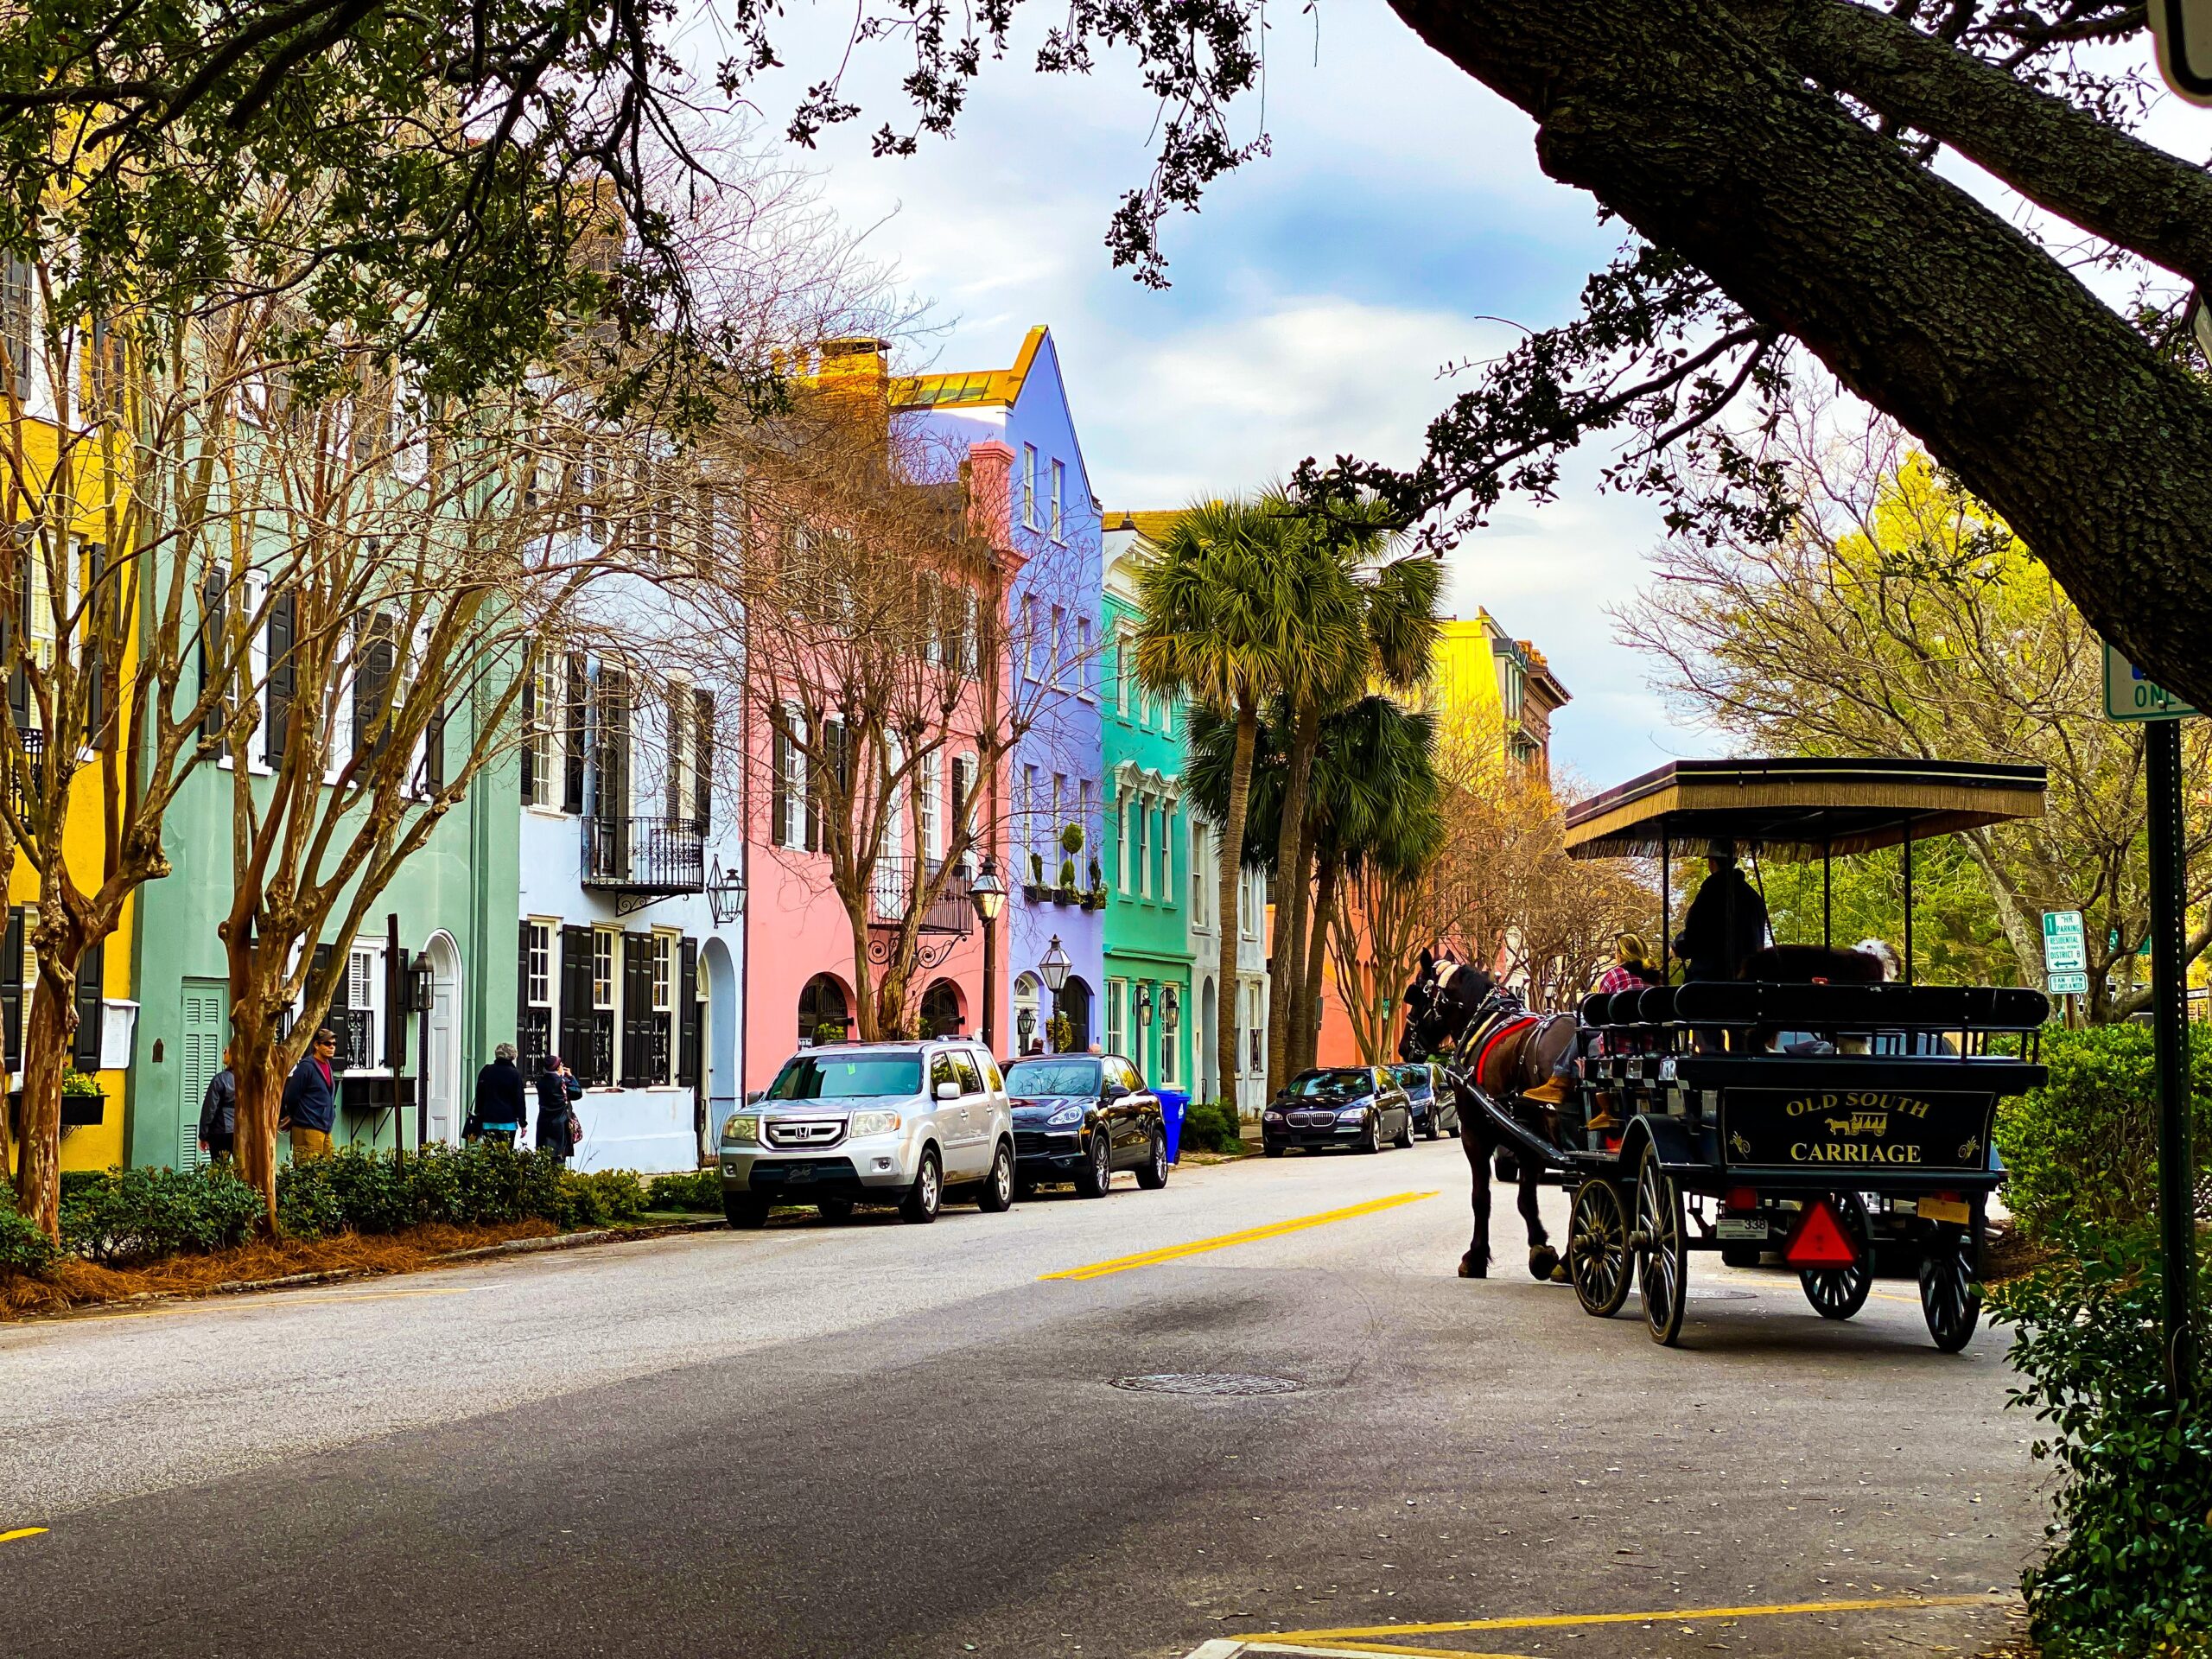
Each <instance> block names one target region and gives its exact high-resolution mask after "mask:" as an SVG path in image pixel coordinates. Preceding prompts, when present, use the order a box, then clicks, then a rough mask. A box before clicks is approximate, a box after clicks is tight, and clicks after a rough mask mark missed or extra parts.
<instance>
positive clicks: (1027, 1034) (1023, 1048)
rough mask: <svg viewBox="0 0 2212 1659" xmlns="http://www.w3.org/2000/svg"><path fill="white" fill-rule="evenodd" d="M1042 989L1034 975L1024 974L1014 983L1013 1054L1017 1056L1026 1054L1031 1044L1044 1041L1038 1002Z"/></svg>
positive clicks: (1042, 1020) (1042, 1018) (1039, 1003)
mask: <svg viewBox="0 0 2212 1659" xmlns="http://www.w3.org/2000/svg"><path fill="white" fill-rule="evenodd" d="M1044 989H1045V988H1044V986H1043V984H1042V983H1040V982H1039V980H1038V978H1037V976H1036V975H1034V974H1024V975H1022V976H1020V978H1019V979H1017V980H1015V981H1014V1052H1015V1053H1017V1054H1027V1052H1029V1046H1030V1045H1031V1044H1032V1043H1038V1042H1042V1041H1043V1040H1044V1039H1045V1014H1044V1009H1043V1007H1042V1006H1041V1001H1040V999H1041V998H1042V995H1043V993H1044Z"/></svg>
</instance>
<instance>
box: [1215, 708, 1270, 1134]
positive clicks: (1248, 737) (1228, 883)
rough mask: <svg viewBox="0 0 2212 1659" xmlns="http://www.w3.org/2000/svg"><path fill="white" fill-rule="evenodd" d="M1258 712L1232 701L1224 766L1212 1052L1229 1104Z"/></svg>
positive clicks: (1233, 1074) (1239, 997) (1233, 1075)
mask: <svg viewBox="0 0 2212 1659" xmlns="http://www.w3.org/2000/svg"><path fill="white" fill-rule="evenodd" d="M1259 741H1260V712H1259V709H1258V706H1257V705H1256V704H1255V703H1251V702H1240V703H1238V704H1237V705H1236V753H1235V755H1234V757H1233V758H1232V759H1231V760H1230V767H1229V816H1228V817H1227V818H1226V819H1225V820H1224V822H1223V823H1222V826H1221V886H1220V895H1221V908H1220V911H1219V912H1218V914H1219V920H1220V928H1219V930H1218V931H1219V932H1220V935H1221V941H1220V944H1221V953H1220V960H1219V961H1218V962H1217V963H1216V964H1215V967H1214V972H1215V976H1216V977H1215V981H1214V982H1215V984H1217V986H1219V987H1220V988H1219V990H1217V992H1216V993H1215V1001H1216V1004H1217V1006H1216V1009H1215V1017H1214V1036H1215V1039H1216V1040H1215V1044H1214V1058H1215V1062H1216V1064H1217V1065H1218V1066H1219V1067H1220V1071H1221V1090H1222V1093H1223V1094H1224V1096H1227V1098H1228V1099H1229V1101H1230V1103H1231V1104H1232V1105H1233V1104H1235V1103H1236V1058H1237V1056H1236V1039H1237V1037H1238V1035H1239V1033H1238V1032H1237V1029H1236V1025H1237V1020H1236V1009H1237V1006H1238V1004H1239V1003H1241V1002H1242V1001H1243V995H1242V993H1241V992H1240V991H1239V989H1238V986H1239V984H1240V983H1241V982H1240V981H1239V980H1238V978H1237V974H1236V947H1237V944H1238V943H1239V941H1240V940H1241V939H1242V938H1243V932H1244V930H1243V926H1242V925H1241V924H1240V922H1239V919H1238V916H1237V912H1236V882H1237V878H1238V876H1239V875H1240V874H1241V873H1242V870H1243V859H1242V856H1241V855H1242V854H1243V850H1244V813H1245V809H1246V808H1247V807H1248V806H1249V805H1250V804H1251V798H1252V752H1253V751H1254V750H1255V748H1257V747H1259Z"/></svg>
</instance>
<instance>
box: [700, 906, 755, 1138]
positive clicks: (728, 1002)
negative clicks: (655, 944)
mask: <svg viewBox="0 0 2212 1659" xmlns="http://www.w3.org/2000/svg"><path fill="white" fill-rule="evenodd" d="M699 973H700V976H701V977H702V978H703V979H704V980H705V981H706V986H707V1035H706V1055H707V1123H708V1125H709V1132H710V1133H711V1131H712V1128H713V1126H714V1125H715V1124H718V1123H720V1122H721V1121H722V1119H723V1118H724V1117H726V1116H728V1115H729V1114H730V1113H731V1112H734V1111H735V1110H736V1109H737V1108H738V1107H739V1105H740V1104H741V1103H742V1102H741V1096H743V1094H744V1092H745V1088H744V1084H743V1081H742V1076H741V1073H740V1072H739V1071H738V1067H737V969H736V967H735V965H734V963H731V961H730V957H729V946H728V944H724V943H723V942H722V941H721V939H719V938H714V937H712V936H709V938H708V940H707V944H706V948H705V949H704V950H702V951H700V952H699Z"/></svg>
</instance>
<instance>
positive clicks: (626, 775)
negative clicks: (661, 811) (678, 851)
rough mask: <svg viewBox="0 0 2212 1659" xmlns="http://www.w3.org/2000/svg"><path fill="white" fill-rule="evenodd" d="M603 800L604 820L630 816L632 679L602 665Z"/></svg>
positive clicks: (597, 806)
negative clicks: (605, 818)
mask: <svg viewBox="0 0 2212 1659" xmlns="http://www.w3.org/2000/svg"><path fill="white" fill-rule="evenodd" d="M599 685H600V695H601V703H600V750H601V755H600V766H599V799H598V801H597V803H596V804H595V805H594V808H593V810H594V811H596V812H597V813H598V814H599V816H600V817H603V818H604V817H613V818H626V817H629V816H630V677H629V676H628V675H627V674H626V673H624V672H623V671H621V670H620V669H619V668H613V667H609V666H607V664H601V666H600V671H599Z"/></svg>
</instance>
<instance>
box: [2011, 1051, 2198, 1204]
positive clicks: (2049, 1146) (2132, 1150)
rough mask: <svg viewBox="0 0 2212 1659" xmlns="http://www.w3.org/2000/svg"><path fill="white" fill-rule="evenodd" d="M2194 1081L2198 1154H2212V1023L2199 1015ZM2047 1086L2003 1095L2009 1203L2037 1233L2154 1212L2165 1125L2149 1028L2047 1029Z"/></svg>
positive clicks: (2192, 1067) (2193, 1053)
mask: <svg viewBox="0 0 2212 1659" xmlns="http://www.w3.org/2000/svg"><path fill="white" fill-rule="evenodd" d="M2043 1058H2044V1065H2047V1066H2049V1067H2050V1083H2049V1084H2048V1085H2046V1086H2045V1087H2044V1088H2042V1089H2038V1090H2035V1091H2034V1092H2033V1093H2032V1094H2027V1095H2023V1096H2019V1097H2018V1098H2017V1099H2013V1100H2009V1101H2006V1102H2005V1103H2003V1104H2002V1105H2001V1106H2000V1107H1999V1109H1998V1114H1997V1149H1998V1151H1999V1152H2000V1153H2001V1154H2003V1155H2004V1159H2005V1168H2006V1170H2007V1171H2008V1172H2009V1173H2008V1174H2007V1177H2006V1179H2005V1205H2006V1206H2007V1207H2008V1208H2009V1209H2010V1210H2011V1211H2012V1213H2013V1214H2014V1215H2015V1216H2017V1217H2018V1218H2019V1220H2020V1224H2021V1225H2022V1226H2023V1227H2024V1228H2025V1229H2026V1230H2028V1231H2029V1232H2030V1233H2031V1234H2033V1235H2035V1236H2038V1237H2046V1236H2051V1235H2052V1234H2053V1233H2054V1232H2055V1231H2056V1230H2058V1229H2059V1228H2060V1227H2061V1225H2062V1224H2068V1223H2071V1224H2075V1225H2084V1226H2091V1225H2094V1226H2126V1225H2128V1224H2132V1223H2133V1222H2137V1221H2140V1220H2142V1219H2143V1218H2144V1217H2146V1216H2147V1215H2149V1214H2150V1213H2151V1211H2152V1207H2153V1205H2154V1201H2155V1198H2156V1196H2157V1192H2158V1110H2157V1103H2156V1099H2155V1095H2154V1090H2155V1089H2156V1080H2155V1077H2154V1074H2153V1071H2152V1040H2151V1031H2150V1028H2149V1027H2147V1026H2139V1025H2133V1024H2130V1025H2119V1026H2091V1027H2086V1028H2084V1029H2082V1030H2080V1031H2063V1030H2056V1029H2053V1030H2050V1031H2046V1032H2045V1033H2044V1039H2043ZM2190 1078H2191V1089H2192V1094H2193V1096H2194V1099H2195V1104H2196V1112H2195V1130H2196V1161H2197V1164H2198V1166H2199V1167H2202V1166H2204V1164H2205V1163H2206V1161H2207V1159H2208V1157H2209V1156H2212V1028H2208V1027H2205V1026H2203V1025H2202V1024H2199V1023H2195V1022H2192V1024H2191V1026H2190Z"/></svg>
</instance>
